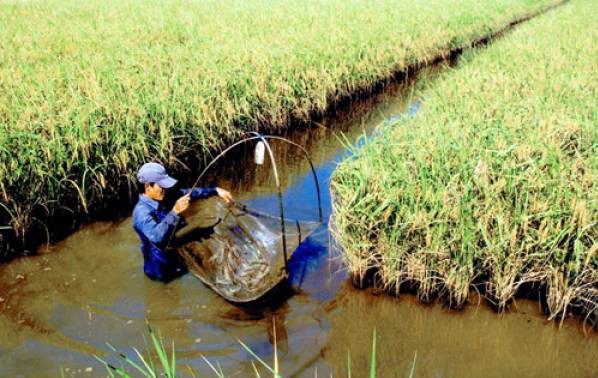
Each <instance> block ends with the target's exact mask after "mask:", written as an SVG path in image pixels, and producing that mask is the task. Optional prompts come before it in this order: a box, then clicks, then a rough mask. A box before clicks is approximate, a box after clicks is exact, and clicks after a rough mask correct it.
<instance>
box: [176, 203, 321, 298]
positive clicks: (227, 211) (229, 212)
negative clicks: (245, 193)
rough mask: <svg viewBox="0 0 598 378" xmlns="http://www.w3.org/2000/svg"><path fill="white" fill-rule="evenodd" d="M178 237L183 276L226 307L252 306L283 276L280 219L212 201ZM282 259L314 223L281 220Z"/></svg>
mask: <svg viewBox="0 0 598 378" xmlns="http://www.w3.org/2000/svg"><path fill="white" fill-rule="evenodd" d="M201 205H202V206H201V209H200V210H199V212H198V213H197V214H195V215H193V217H192V218H191V221H190V223H189V224H188V225H187V226H185V227H184V228H183V229H182V230H181V231H180V232H179V233H178V234H177V238H178V240H179V242H178V243H177V244H178V245H179V247H178V252H179V254H180V256H181V257H182V258H183V260H184V262H185V264H186V265H187V268H188V269H189V271H190V272H191V273H192V274H193V275H195V276H196V277H197V278H199V279H200V280H201V281H203V283H205V284H206V285H208V286H209V287H210V288H212V289H213V290H214V291H215V292H216V293H218V294H219V295H221V296H222V297H224V298H225V299H227V300H229V301H231V302H249V301H253V300H256V299H258V298H260V297H261V296H263V295H264V294H266V293H267V292H268V291H269V290H270V289H272V288H273V287H274V286H276V285H277V284H278V283H279V282H280V281H281V280H283V279H284V278H285V276H286V274H285V260H284V253H283V242H282V232H281V222H280V220H281V218H278V217H274V216H270V215H267V214H262V213H259V212H256V211H252V210H249V209H247V208H246V207H244V206H241V205H238V204H235V205H228V206H227V205H225V204H224V203H223V202H222V201H219V200H217V199H209V200H206V201H202V204H201ZM284 225H285V236H286V247H287V248H286V250H287V257H288V258H290V257H291V255H292V253H293V252H294V251H295V250H296V249H297V247H298V246H299V244H301V242H302V241H303V240H305V238H307V237H308V236H309V235H310V234H311V233H312V232H313V231H314V230H315V229H316V228H317V227H318V226H319V225H320V222H313V221H297V220H289V219H285V220H284Z"/></svg>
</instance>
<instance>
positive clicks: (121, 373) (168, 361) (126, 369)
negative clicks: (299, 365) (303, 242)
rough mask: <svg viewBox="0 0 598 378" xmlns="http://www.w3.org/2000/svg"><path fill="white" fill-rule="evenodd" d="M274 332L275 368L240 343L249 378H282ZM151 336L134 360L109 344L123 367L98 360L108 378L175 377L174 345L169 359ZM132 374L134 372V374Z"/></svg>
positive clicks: (217, 373) (221, 376)
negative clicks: (148, 344) (248, 363)
mask: <svg viewBox="0 0 598 378" xmlns="http://www.w3.org/2000/svg"><path fill="white" fill-rule="evenodd" d="M272 330H273V333H274V345H273V346H274V356H273V362H272V365H270V364H268V363H267V362H265V361H264V360H263V359H262V358H261V357H260V356H258V355H257V354H256V353H255V352H254V351H253V350H252V349H251V348H250V347H249V346H247V345H246V344H245V343H244V342H243V341H241V340H238V341H239V344H240V345H241V346H242V347H243V349H244V350H245V351H247V352H248V353H249V355H250V356H251V358H252V360H251V366H252V368H253V371H252V373H251V374H247V375H246V376H254V377H256V378H261V374H260V372H259V370H258V369H257V365H258V364H259V365H261V366H263V367H264V368H266V370H267V371H268V372H269V373H270V374H271V376H272V378H283V377H284V375H283V372H281V370H280V368H279V364H280V362H279V356H278V352H277V342H276V326H275V324H273V325H272ZM148 334H149V336H150V340H151V346H152V347H151V348H149V349H148V351H147V353H146V355H144V354H142V353H141V352H140V351H139V350H138V349H137V348H133V351H134V352H135V357H130V356H128V355H127V354H125V353H122V352H119V351H117V350H116V349H114V347H112V346H111V345H110V344H108V346H109V347H110V349H111V350H112V351H113V352H115V353H117V354H118V357H119V358H120V360H121V362H122V363H123V364H122V365H121V366H119V367H117V366H114V365H112V364H111V363H109V362H107V361H106V360H104V359H102V358H99V357H96V358H97V359H98V360H99V361H100V362H101V363H102V364H103V365H104V366H105V367H106V370H107V372H108V375H109V376H110V377H112V378H114V377H118V378H133V377H143V378H157V377H166V378H176V377H177V376H178V375H177V372H176V371H177V370H176V356H175V350H174V343H173V344H172V352H171V354H170V357H169V355H168V351H167V349H166V347H165V346H164V340H163V338H162V336H160V335H156V333H155V332H154V330H153V328H152V327H151V326H150V325H149V324H148ZM152 354H154V355H156V356H158V357H157V358H158V362H154V360H153V359H152V357H151V356H152ZM202 358H203V360H204V362H205V363H206V364H207V366H208V367H209V368H210V369H211V371H212V373H213V375H212V376H214V377H217V378H225V377H226V375H225V373H224V372H223V371H222V368H221V367H220V365H219V364H216V365H214V364H213V363H212V362H211V361H210V360H209V359H208V358H206V357H205V356H203V355H202ZM416 358H417V353H416V354H415V355H414V358H413V363H412V365H411V369H410V371H409V375H408V377H409V378H413V377H414V374H415V363H416ZM347 369H348V370H347V377H348V378H351V357H350V356H349V357H348V359H347ZM131 371H133V373H131ZM189 371H190V374H191V375H192V376H193V377H196V375H195V373H194V372H193V371H192V370H191V369H189ZM61 373H62V376H64V372H63V370H62V369H61ZM317 376H318V375H317V370H315V371H314V377H317ZM375 377H376V330H375V329H374V331H373V334H372V353H371V357H370V378H375Z"/></svg>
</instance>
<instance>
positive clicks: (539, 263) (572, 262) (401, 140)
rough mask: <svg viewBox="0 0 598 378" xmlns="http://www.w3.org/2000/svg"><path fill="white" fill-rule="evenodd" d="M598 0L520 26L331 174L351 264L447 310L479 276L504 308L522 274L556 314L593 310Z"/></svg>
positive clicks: (597, 281)
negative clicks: (441, 301)
mask: <svg viewBox="0 0 598 378" xmlns="http://www.w3.org/2000/svg"><path fill="white" fill-rule="evenodd" d="M596 14H598V5H596V2H592V1H577V2H571V3H568V4H567V5H565V6H563V7H561V8H558V9H556V10H553V11H551V12H549V13H547V14H544V15H542V16H540V17H538V18H536V19H534V20H531V21H530V22H528V23H526V24H524V25H520V26H519V27H518V28H517V29H516V30H514V31H513V32H512V33H509V34H508V35H506V36H505V37H504V38H503V39H501V40H499V41H495V42H494V43H493V44H492V45H491V46H489V47H488V48H487V49H483V50H480V51H474V52H471V53H469V54H468V55H467V56H465V57H464V59H463V60H464V61H463V62H462V64H461V65H460V67H459V68H458V69H456V70H454V71H451V72H449V73H448V74H446V75H445V76H444V77H443V78H442V79H441V80H440V81H439V82H437V83H435V84H434V85H433V86H432V87H430V88H428V89H425V90H424V92H423V93H422V96H423V98H424V105H423V107H422V110H421V111H420V113H419V114H418V116H417V117H415V118H413V119H404V120H400V121H398V122H397V123H395V124H393V125H387V126H384V127H383V132H382V135H381V136H380V137H379V138H376V139H374V140H372V141H371V142H370V143H368V144H366V145H365V146H364V147H363V148H362V149H357V150H356V151H355V156H354V157H353V158H351V159H348V160H346V161H345V162H343V163H342V164H341V165H340V166H339V167H338V169H337V170H336V172H335V173H334V176H333V179H332V184H331V191H332V193H333V196H334V198H335V202H334V211H333V213H334V217H333V219H334V224H333V229H334V232H335V236H336V238H337V240H338V241H339V243H340V244H341V246H342V247H343V248H344V255H345V257H346V259H347V261H348V262H349V265H350V269H351V271H352V272H353V274H354V275H355V276H356V277H357V278H360V277H362V276H363V275H364V274H365V272H366V271H367V270H368V269H369V268H372V267H373V268H375V269H377V271H378V275H379V278H380V280H379V281H378V284H379V285H381V286H383V287H385V288H386V289H388V290H395V291H396V290H398V288H399V286H400V285H401V284H402V283H404V282H410V283H412V284H415V285H416V286H417V290H418V296H419V297H420V298H421V299H423V300H428V299H430V298H433V297H434V296H438V295H440V296H444V297H445V298H448V299H449V300H450V303H451V304H452V305H453V306H456V307H458V306H461V305H463V304H464V303H465V301H466V300H467V297H468V294H469V291H470V289H471V288H472V285H474V284H475V283H478V284H479V283H480V282H482V283H483V284H484V286H485V287H484V290H485V293H486V296H487V297H488V299H489V300H491V301H493V302H494V303H495V304H496V305H497V306H498V307H499V308H500V309H504V308H505V306H507V305H508V303H509V301H510V300H511V299H512V298H513V296H514V295H515V294H516V293H517V291H518V290H519V288H520V287H521V286H522V285H524V284H526V285H527V284H530V285H531V284H534V285H535V287H536V288H546V293H547V295H546V302H547V307H548V311H549V313H550V317H551V318H553V317H557V316H564V315H565V314H566V313H567V311H569V310H572V309H576V310H581V311H583V312H584V313H585V314H586V315H587V316H588V317H593V318H594V319H595V318H596V316H597V315H598V306H597V303H598V223H597V220H598V184H597V183H598V181H597V180H596V178H597V174H598V128H597V127H596V125H597V124H598V107H597V106H596V98H597V96H598V87H597V81H596V79H595V76H596V75H595V74H596V72H598V60H597V59H596V57H597V56H598V45H597V44H596V43H595V41H596V40H597V39H598V29H596V27H595V25H596V21H597V17H596Z"/></svg>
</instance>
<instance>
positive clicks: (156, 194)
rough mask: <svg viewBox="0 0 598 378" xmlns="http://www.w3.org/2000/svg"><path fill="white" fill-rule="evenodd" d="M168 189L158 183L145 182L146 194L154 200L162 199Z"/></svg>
mask: <svg viewBox="0 0 598 378" xmlns="http://www.w3.org/2000/svg"><path fill="white" fill-rule="evenodd" d="M164 194H166V190H165V189H164V188H161V187H160V185H158V184H145V195H146V196H148V197H149V198H151V199H153V200H154V201H162V200H163V199H164Z"/></svg>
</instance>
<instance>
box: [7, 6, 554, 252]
mask: <svg viewBox="0 0 598 378" xmlns="http://www.w3.org/2000/svg"><path fill="white" fill-rule="evenodd" d="M554 3H556V0H505V1H501V2H495V1H489V0H487V1H475V0H445V1H423V0H420V1H405V0H392V1H387V2H371V1H365V0H364V1H340V0H335V1H307V2H305V1H288V2H276V3H272V2H271V1H266V0H253V1H249V2H233V1H201V2H199V1H197V2H194V1H149V2H148V1H137V0H125V1H112V0H109V1H98V0H93V1H69V2H63V1H43V2H42V1H19V2H13V1H8V2H6V1H2V2H0V25H1V27H0V41H1V42H0V201H1V204H2V210H1V211H0V214H1V215H0V217H1V219H0V226H3V227H7V226H8V227H11V228H13V229H14V231H15V233H16V236H17V239H19V240H21V241H23V240H25V239H26V236H27V231H28V230H31V229H32V226H33V225H35V226H36V227H37V228H43V227H45V226H44V225H43V223H45V220H46V219H50V217H51V216H52V215H53V214H57V212H59V213H60V214H63V215H64V214H68V213H69V212H72V213H73V216H74V217H76V216H78V215H81V214H83V213H86V212H89V213H91V214H93V213H94V211H95V210H97V209H98V208H101V207H102V206H103V205H104V203H105V200H106V199H111V198H114V197H116V196H117V195H118V190H119V188H121V189H122V188H123V185H124V186H125V187H126V185H127V183H133V182H134V172H135V170H136V169H137V167H138V166H139V165H140V164H141V163H142V162H144V161H147V160H150V159H151V160H158V161H161V162H163V163H165V164H167V165H168V166H169V167H170V168H173V169H181V168H182V163H181V162H180V161H179V160H178V159H180V158H181V157H182V156H185V155H186V154H189V153H193V154H195V155H197V156H200V157H203V156H206V154H207V153H209V152H211V151H212V152H213V151H215V150H217V149H218V148H220V147H221V146H222V145H223V143H225V142H226V141H227V140H231V139H232V138H235V137H236V136H238V135H239V134H240V133H241V132H242V131H243V130H249V129H256V128H260V129H276V128H284V127H287V126H288V125H289V120H290V119H292V118H294V119H300V120H304V119H309V118H310V117H311V116H312V115H313V114H315V113H318V112H322V111H323V110H325V109H327V108H329V107H331V106H334V103H335V102H336V101H338V100H339V99H341V98H343V96H347V95H350V94H354V93H356V92H358V91H360V90H365V91H367V90H368V89H369V88H371V86H372V85H374V84H375V83H378V82H380V81H381V80H385V79H387V78H389V77H391V76H392V74H393V72H396V71H400V70H402V69H405V67H407V66H409V65H413V64H420V63H425V62H428V61H430V60H431V59H433V58H434V57H436V56H439V55H443V54H446V53H447V52H448V51H449V50H450V49H454V48H457V47H461V46H467V45H468V44H470V43H471V41H473V40H476V39H478V38H480V37H482V36H484V35H487V34H488V33H491V32H493V31H496V30H498V29H500V28H502V27H504V26H505V25H507V24H508V23H509V22H511V21H512V20H514V19H517V18H520V17H524V16H526V15H528V14H531V13H533V12H537V11H539V10H541V9H543V8H545V7H546V6H549V5H552V4H554ZM36 217H37V218H39V219H37V220H36ZM40 223H41V224H42V226H40V225H39V224H40ZM50 230H52V227H50ZM0 244H1V246H3V247H4V248H1V249H0V250H3V251H5V250H6V239H5V238H2V239H0Z"/></svg>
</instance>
